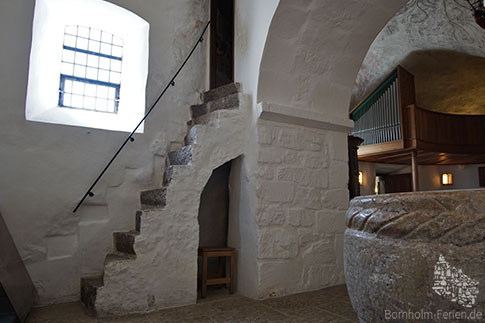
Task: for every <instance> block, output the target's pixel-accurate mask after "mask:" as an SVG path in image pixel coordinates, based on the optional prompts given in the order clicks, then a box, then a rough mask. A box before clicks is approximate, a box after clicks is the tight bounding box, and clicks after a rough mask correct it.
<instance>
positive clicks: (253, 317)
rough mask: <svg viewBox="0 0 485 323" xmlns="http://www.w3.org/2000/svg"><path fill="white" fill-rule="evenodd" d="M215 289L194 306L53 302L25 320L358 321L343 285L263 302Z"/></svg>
mask: <svg viewBox="0 0 485 323" xmlns="http://www.w3.org/2000/svg"><path fill="white" fill-rule="evenodd" d="M214 292H215V294H216V295H215V296H212V297H211V295H210V294H208V297H207V298H206V299H204V300H202V301H201V302H199V303H198V304H196V305H190V306H185V307H179V308H175V309H168V310H163V311H160V312H156V313H150V314H146V315H132V316H125V317H113V318H106V319H97V318H93V317H90V316H88V315H86V314H85V312H84V309H83V306H82V305H81V304H79V303H69V304H62V305H55V306H50V307H43V308H39V309H34V310H32V312H31V313H30V315H29V317H28V319H27V323H61V322H62V323H81V322H83V323H84V322H86V323H98V322H99V323H104V322H106V323H108V322H113V323H114V322H116V323H118V322H119V323H135V322H136V323H158V322H160V323H168V322H194V323H204V322H212V323H222V322H231V323H232V322H234V323H236V322H238V323H239V322H240V323H243V322H244V323H249V322H255V323H256V322H275V323H276V322H278V323H279V322H305V323H306V322H329V323H337V322H342V323H344V322H345V323H349V322H358V320H357V316H356V314H355V312H354V311H353V309H352V306H351V305H350V301H349V297H348V295H347V290H346V287H345V285H341V286H335V287H330V288H326V289H322V290H319V291H315V292H308V293H302V294H297V295H291V296H286V297H281V298H272V299H268V300H264V301H255V300H251V299H249V298H246V297H242V296H238V295H230V296H229V295H227V294H226V293H224V294H221V293H220V292H217V291H214Z"/></svg>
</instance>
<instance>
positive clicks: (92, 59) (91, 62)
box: [88, 55, 99, 68]
mask: <svg viewBox="0 0 485 323" xmlns="http://www.w3.org/2000/svg"><path fill="white" fill-rule="evenodd" d="M98 63H99V56H94V55H88V66H91V67H96V68H97V67H98Z"/></svg>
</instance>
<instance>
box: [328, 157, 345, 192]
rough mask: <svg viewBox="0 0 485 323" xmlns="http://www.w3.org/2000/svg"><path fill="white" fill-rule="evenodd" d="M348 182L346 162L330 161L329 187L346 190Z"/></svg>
mask: <svg viewBox="0 0 485 323" xmlns="http://www.w3.org/2000/svg"><path fill="white" fill-rule="evenodd" d="M348 182H349V165H348V163H346V162H339V161H332V163H331V164H330V168H329V187H330V188H334V189H335V188H342V189H343V188H346V187H347V185H348Z"/></svg>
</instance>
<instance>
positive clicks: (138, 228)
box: [135, 211, 143, 232]
mask: <svg viewBox="0 0 485 323" xmlns="http://www.w3.org/2000/svg"><path fill="white" fill-rule="evenodd" d="M142 215H143V211H136V214H135V230H136V231H137V232H141V216H142Z"/></svg>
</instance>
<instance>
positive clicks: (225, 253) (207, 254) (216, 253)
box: [199, 248, 235, 298]
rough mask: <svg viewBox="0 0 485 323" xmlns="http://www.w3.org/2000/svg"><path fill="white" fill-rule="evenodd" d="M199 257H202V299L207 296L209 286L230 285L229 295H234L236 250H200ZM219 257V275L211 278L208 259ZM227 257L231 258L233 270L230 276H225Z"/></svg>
mask: <svg viewBox="0 0 485 323" xmlns="http://www.w3.org/2000/svg"><path fill="white" fill-rule="evenodd" d="M199 256H201V257H202V277H201V293H200V294H201V295H200V296H201V298H205V297H206V295H207V286H208V285H219V284H229V293H231V294H233V293H234V290H235V281H234V248H199ZM212 257H218V260H217V262H218V265H219V273H218V274H217V275H211V276H210V277H209V275H208V273H207V259H208V258H212ZM225 257H230V261H231V268H230V274H229V276H226V275H225V274H224V262H222V261H221V258H223V260H225Z"/></svg>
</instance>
